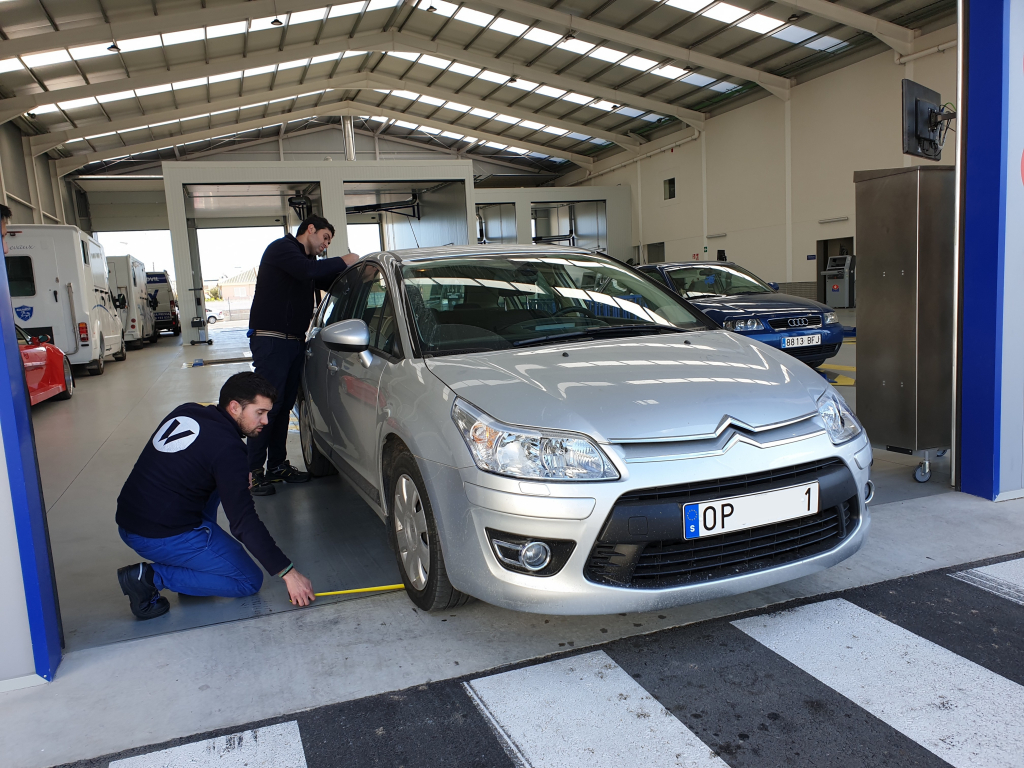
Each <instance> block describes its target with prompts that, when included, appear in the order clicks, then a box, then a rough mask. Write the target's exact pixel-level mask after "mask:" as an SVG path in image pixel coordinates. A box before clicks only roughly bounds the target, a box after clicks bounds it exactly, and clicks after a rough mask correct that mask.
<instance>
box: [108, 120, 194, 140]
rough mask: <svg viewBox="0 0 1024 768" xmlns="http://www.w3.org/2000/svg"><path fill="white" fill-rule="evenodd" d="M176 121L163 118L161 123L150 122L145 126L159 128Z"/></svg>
mask: <svg viewBox="0 0 1024 768" xmlns="http://www.w3.org/2000/svg"><path fill="white" fill-rule="evenodd" d="M176 122H178V121H177V120H164V121H163V122H162V123H150V124H149V125H148V126H146V127H147V128H159V127H160V126H161V125H170V124H171V123H176ZM106 135H108V136H109V135H110V134H106Z"/></svg>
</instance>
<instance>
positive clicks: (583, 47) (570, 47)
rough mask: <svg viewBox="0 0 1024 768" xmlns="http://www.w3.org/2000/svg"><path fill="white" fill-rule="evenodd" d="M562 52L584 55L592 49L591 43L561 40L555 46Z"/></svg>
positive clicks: (573, 39)
mask: <svg viewBox="0 0 1024 768" xmlns="http://www.w3.org/2000/svg"><path fill="white" fill-rule="evenodd" d="M557 47H558V48H561V49H562V50H563V51H569V52H571V53H578V54H581V55H582V54H585V53H589V52H590V51H591V50H592V49H593V48H594V44H593V43H587V42H584V41H583V40H576V39H575V38H572V39H569V40H563V41H562V42H560V43H559V44H558V45H557Z"/></svg>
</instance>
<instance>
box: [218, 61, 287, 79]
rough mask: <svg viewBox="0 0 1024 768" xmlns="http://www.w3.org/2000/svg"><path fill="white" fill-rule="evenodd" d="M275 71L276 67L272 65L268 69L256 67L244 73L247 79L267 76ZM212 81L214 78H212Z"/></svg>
mask: <svg viewBox="0 0 1024 768" xmlns="http://www.w3.org/2000/svg"><path fill="white" fill-rule="evenodd" d="M273 71H274V65H273V64H270V65H268V66H266V67H256V68H255V69H247V70H245V72H244V73H243V74H244V75H245V76H246V77H256V76H257V75H267V74H270V73H271V72H273ZM211 79H212V78H211Z"/></svg>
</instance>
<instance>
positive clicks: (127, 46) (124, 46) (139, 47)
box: [117, 35, 163, 53]
mask: <svg viewBox="0 0 1024 768" xmlns="http://www.w3.org/2000/svg"><path fill="white" fill-rule="evenodd" d="M161 45H163V41H162V40H161V39H160V35H150V36H148V37H133V38H132V39H131V40H118V41H117V47H118V48H120V49H121V53H129V52H131V51H145V50H148V49H150V48H159V47H160V46H161Z"/></svg>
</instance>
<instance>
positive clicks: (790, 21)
mask: <svg viewBox="0 0 1024 768" xmlns="http://www.w3.org/2000/svg"><path fill="white" fill-rule="evenodd" d="M787 21H788V22H789V23H790V24H792V23H793V22H795V21H800V14H798V13H794V14H793V15H792V16H790V17H789V18H788V19H787Z"/></svg>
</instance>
